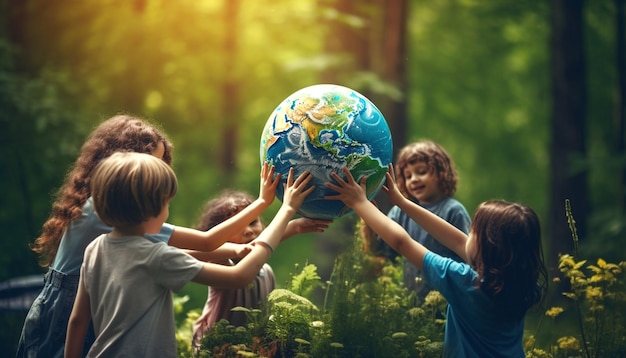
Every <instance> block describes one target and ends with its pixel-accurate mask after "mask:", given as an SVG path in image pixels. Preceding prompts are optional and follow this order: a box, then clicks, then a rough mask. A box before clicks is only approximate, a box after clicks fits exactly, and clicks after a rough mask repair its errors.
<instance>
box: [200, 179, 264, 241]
mask: <svg viewBox="0 0 626 358" xmlns="http://www.w3.org/2000/svg"><path fill="white" fill-rule="evenodd" d="M253 201H254V198H253V197H252V196H251V195H250V194H248V193H245V192H242V191H235V190H230V189H227V190H224V191H222V192H221V193H220V194H219V195H218V196H217V197H215V198H214V199H211V200H209V201H208V202H207V203H206V204H205V206H204V210H203V211H202V214H201V215H200V220H199V221H198V223H197V224H196V226H195V227H196V229H198V230H202V231H206V230H209V229H210V228H212V227H214V226H216V225H218V224H220V223H222V222H224V221H226V220H228V219H230V218H231V217H233V216H234V215H235V214H237V213H238V212H240V211H241V210H243V209H244V208H245V207H247V206H248V205H250V204H252V202H253Z"/></svg>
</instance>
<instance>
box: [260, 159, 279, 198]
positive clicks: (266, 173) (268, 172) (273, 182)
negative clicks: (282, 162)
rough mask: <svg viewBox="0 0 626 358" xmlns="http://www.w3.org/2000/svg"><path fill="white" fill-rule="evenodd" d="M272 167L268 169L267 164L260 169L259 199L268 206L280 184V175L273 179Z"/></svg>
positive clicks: (268, 165)
mask: <svg viewBox="0 0 626 358" xmlns="http://www.w3.org/2000/svg"><path fill="white" fill-rule="evenodd" d="M274 170H275V168H274V166H273V165H272V166H271V167H270V164H269V163H268V162H265V163H263V167H262V168H261V189H260V191H259V198H260V199H261V200H263V201H265V202H266V203H267V205H270V204H271V203H272V202H273V201H274V198H275V197H276V187H277V186H278V183H279V182H280V173H279V174H276V177H274Z"/></svg>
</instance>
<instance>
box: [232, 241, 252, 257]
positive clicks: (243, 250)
mask: <svg viewBox="0 0 626 358" xmlns="http://www.w3.org/2000/svg"><path fill="white" fill-rule="evenodd" d="M236 245H237V246H235V247H234V251H235V252H234V253H235V257H234V258H238V259H242V258H244V257H246V255H247V254H249V253H250V251H252V249H253V248H254V245H252V244H236Z"/></svg>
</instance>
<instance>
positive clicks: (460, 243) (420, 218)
mask: <svg viewBox="0 0 626 358" xmlns="http://www.w3.org/2000/svg"><path fill="white" fill-rule="evenodd" d="M393 173H394V171H393V165H391V164H390V165H389V171H388V172H387V174H386V177H387V181H386V183H385V185H384V186H383V190H384V191H385V192H387V195H388V196H389V200H390V201H391V203H392V204H394V205H397V206H398V207H399V208H400V210H402V211H404V212H405V213H406V214H407V215H408V216H409V217H410V218H411V219H413V220H414V221H415V222H416V223H417V224H418V225H419V226H421V227H422V228H423V229H424V230H426V231H428V233H429V234H431V235H432V236H433V237H434V238H435V239H437V241H439V242H440V243H442V244H443V245H444V246H446V247H447V248H449V249H450V250H452V251H454V252H455V253H456V254H457V255H459V256H460V257H461V258H462V259H463V260H464V261H465V262H469V261H468V257H467V254H466V253H465V243H466V242H467V235H466V234H465V233H464V232H463V231H461V230H459V229H458V228H457V227H455V226H454V225H452V224H450V223H449V222H447V221H446V220H444V219H443V218H441V217H439V216H437V215H435V214H433V213H432V212H430V211H429V210H427V209H424V208H423V207H421V206H419V205H417V204H416V203H414V202H412V201H411V200H409V199H407V198H406V197H404V196H403V195H402V194H401V193H400V190H399V189H398V186H397V185H396V181H395V177H394V175H393Z"/></svg>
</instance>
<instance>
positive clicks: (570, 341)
mask: <svg viewBox="0 0 626 358" xmlns="http://www.w3.org/2000/svg"><path fill="white" fill-rule="evenodd" d="M556 343H557V344H558V345H559V348H560V349H564V350H568V351H575V350H579V349H580V343H579V342H578V339H576V337H571V336H566V337H561V338H559V339H557V341H556Z"/></svg>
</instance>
